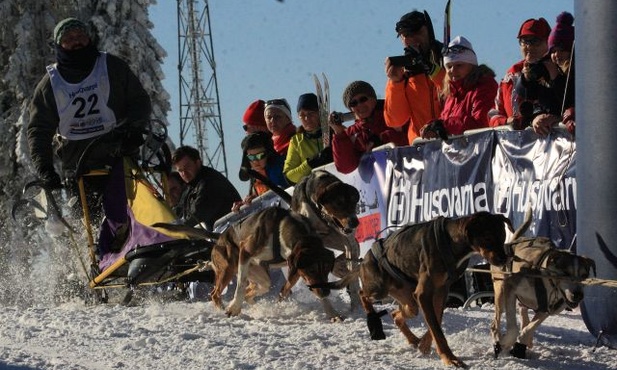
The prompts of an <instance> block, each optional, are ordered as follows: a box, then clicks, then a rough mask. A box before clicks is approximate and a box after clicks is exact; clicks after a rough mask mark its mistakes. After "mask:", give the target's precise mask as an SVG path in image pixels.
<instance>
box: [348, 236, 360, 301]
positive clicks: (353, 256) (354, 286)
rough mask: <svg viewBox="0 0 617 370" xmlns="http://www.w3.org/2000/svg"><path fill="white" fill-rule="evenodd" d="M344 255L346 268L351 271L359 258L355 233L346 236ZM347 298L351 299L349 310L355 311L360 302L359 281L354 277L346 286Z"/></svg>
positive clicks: (358, 246)
mask: <svg viewBox="0 0 617 370" xmlns="http://www.w3.org/2000/svg"><path fill="white" fill-rule="evenodd" d="M345 257H346V258H347V269H348V270H349V271H353V270H354V269H355V267H356V266H357V265H358V264H359V260H360V245H359V244H358V242H357V241H356V237H355V233H352V234H350V235H348V236H347V243H346V244H345ZM347 289H348V292H349V299H350V301H351V304H350V310H351V311H355V310H356V309H357V308H358V307H359V306H360V304H361V302H360V281H359V280H358V279H355V280H354V281H352V282H351V283H350V284H349V286H348V287H347Z"/></svg>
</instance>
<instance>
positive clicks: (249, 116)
mask: <svg viewBox="0 0 617 370" xmlns="http://www.w3.org/2000/svg"><path fill="white" fill-rule="evenodd" d="M265 105H266V102H265V101H263V100H255V101H254V102H252V103H251V104H250V105H249V106H248V108H246V111H244V115H243V116H242V122H244V124H245V125H247V126H259V127H266V128H267V127H268V126H266V120H265V118H264V107H265Z"/></svg>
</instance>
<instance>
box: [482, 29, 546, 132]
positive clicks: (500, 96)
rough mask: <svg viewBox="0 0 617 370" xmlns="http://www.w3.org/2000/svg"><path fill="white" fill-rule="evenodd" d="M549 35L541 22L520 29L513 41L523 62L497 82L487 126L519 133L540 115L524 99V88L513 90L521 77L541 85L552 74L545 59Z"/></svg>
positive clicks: (512, 67)
mask: <svg viewBox="0 0 617 370" xmlns="http://www.w3.org/2000/svg"><path fill="white" fill-rule="evenodd" d="M550 32H551V27H550V26H549V24H548V22H547V21H546V19H544V18H539V19H533V18H531V19H528V20H526V21H525V22H523V24H522V25H521V28H520V29H519V32H518V36H517V38H518V43H519V46H520V50H521V55H522V56H523V59H522V60H520V61H518V62H517V63H515V64H514V65H512V66H511V67H510V68H509V69H508V71H507V72H506V75H505V76H504V78H503V79H502V80H501V83H500V84H499V90H497V97H496V98H495V107H494V108H493V109H491V110H490V111H489V113H488V115H489V126H491V127H497V126H503V125H512V128H513V129H515V130H521V129H524V128H525V127H527V126H528V125H530V123H531V122H530V121H531V120H532V119H533V116H534V114H535V115H536V116H539V115H540V114H542V112H540V107H539V106H536V107H534V106H533V103H531V104H530V102H529V98H530V97H528V96H526V95H527V94H528V90H527V89H525V88H524V87H522V88H518V89H517V88H516V86H517V84H520V83H521V82H520V80H521V78H522V77H523V74H525V75H526V76H527V77H528V80H534V81H537V82H539V83H542V82H541V81H542V80H544V81H545V82H546V81H547V80H549V79H550V74H551V73H553V72H555V71H554V65H553V66H551V65H552V62H551V61H550V58H546V56H547V53H548V36H549V34H550ZM551 70H553V72H550V71H551ZM534 83H535V82H534ZM519 86H521V85H519ZM525 101H527V103H525ZM534 110H536V112H535V113H534Z"/></svg>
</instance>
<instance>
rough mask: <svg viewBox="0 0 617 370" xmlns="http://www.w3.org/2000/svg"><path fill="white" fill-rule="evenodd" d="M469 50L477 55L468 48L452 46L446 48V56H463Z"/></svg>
mask: <svg viewBox="0 0 617 370" xmlns="http://www.w3.org/2000/svg"><path fill="white" fill-rule="evenodd" d="M467 50H469V51H471V52H472V53H474V54H475V52H474V51H473V50H471V49H470V48H466V47H464V46H461V45H455V46H450V47H448V48H446V52H445V53H444V55H456V54H462V53H464V52H466V51H467Z"/></svg>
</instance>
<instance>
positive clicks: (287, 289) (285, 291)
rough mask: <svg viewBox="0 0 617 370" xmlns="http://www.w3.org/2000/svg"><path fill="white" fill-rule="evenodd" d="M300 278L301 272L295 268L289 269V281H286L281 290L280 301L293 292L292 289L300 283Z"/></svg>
mask: <svg viewBox="0 0 617 370" xmlns="http://www.w3.org/2000/svg"><path fill="white" fill-rule="evenodd" d="M298 280H300V274H299V273H298V271H297V270H295V269H290V270H289V276H288V277H287V281H285V285H283V287H282V288H281V291H280V292H279V302H280V301H282V300H284V299H286V298H287V297H289V295H290V294H291V289H292V288H293V287H294V286H295V285H296V284H297V283H298Z"/></svg>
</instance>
